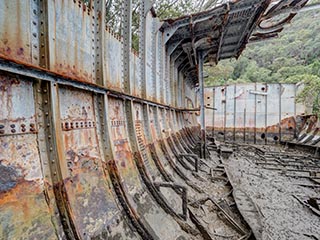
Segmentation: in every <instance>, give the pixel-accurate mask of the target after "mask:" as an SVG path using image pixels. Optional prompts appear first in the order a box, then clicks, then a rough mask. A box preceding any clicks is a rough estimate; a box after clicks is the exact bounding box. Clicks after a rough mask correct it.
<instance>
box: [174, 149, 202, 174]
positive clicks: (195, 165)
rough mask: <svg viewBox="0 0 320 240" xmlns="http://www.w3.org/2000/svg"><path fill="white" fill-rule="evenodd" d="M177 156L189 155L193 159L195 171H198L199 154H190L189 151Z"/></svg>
mask: <svg viewBox="0 0 320 240" xmlns="http://www.w3.org/2000/svg"><path fill="white" fill-rule="evenodd" d="M179 157H191V158H193V159H194V160H195V162H194V169H195V171H196V172H198V171H199V156H198V155H196V154H190V153H180V154H179Z"/></svg>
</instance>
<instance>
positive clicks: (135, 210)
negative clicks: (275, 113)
mask: <svg viewBox="0 0 320 240" xmlns="http://www.w3.org/2000/svg"><path fill="white" fill-rule="evenodd" d="M255 2H259V4H260V5H259V4H258V5H259V6H262V5H263V6H264V5H268V2H269V1H262V0H261V1H258V0H252V1H249V2H247V1H237V2H235V3H234V4H231V5H230V6H231V8H230V9H229V8H228V5H222V6H221V7H219V8H216V9H214V10H213V11H209V12H205V13H200V14H199V15H195V16H194V18H193V21H191V22H192V26H193V28H194V29H193V30H192V32H193V33H194V34H195V36H196V35H197V34H204V35H206V37H208V36H209V37H212V38H215V37H219V36H221V35H220V33H218V32H219V31H220V30H221V29H223V31H224V34H223V37H220V41H224V42H223V44H220V47H219V48H221V50H220V54H221V58H222V57H223V58H226V57H230V56H231V55H232V54H231V55H230V54H229V55H228V54H226V53H228V52H229V51H233V52H234V51H235V50H237V49H234V47H238V46H239V41H243V44H242V45H241V47H242V46H244V44H245V43H246V42H245V41H244V40H245V39H246V37H248V36H245V37H244V38H243V39H241V40H240V39H238V38H239V36H240V35H241V36H242V35H243V34H242V32H241V31H248V33H250V29H251V28H250V29H249V27H247V26H248V23H247V21H246V20H248V19H249V18H250V16H251V15H250V14H251V13H252V14H256V15H257V16H260V15H261V14H262V13H263V9H260V8H258V5H257V6H256V5H255V6H254V9H255V10H254V11H256V12H254V11H253V12H251V10H250V11H249V13H250V14H249V13H248V9H251V5H250V4H252V3H255ZM294 2H297V1H294ZM298 2H299V1H298ZM143 3H144V4H145V5H144V6H143V7H142V8H143V11H142V12H141V16H140V17H141V19H142V20H143V22H144V24H143V28H142V29H144V30H145V31H141V33H140V34H141V35H140V43H143V44H142V45H141V53H140V55H139V54H137V53H136V52H135V51H133V50H132V49H131V20H132V9H131V0H130V1H127V0H124V1H123V7H122V13H121V14H122V24H121V27H122V36H119V35H117V34H115V33H114V32H112V31H111V30H110V29H109V28H107V27H105V26H104V24H105V23H104V11H105V1H101V0H95V1H85V2H84V1H70V0H48V1H40V0H39V1H38V0H36V1H34V0H29V1H25V2H24V1H18V0H13V1H0V103H1V106H2V108H1V110H0V176H1V177H0V181H1V182H0V183H1V185H0V238H1V239H2V238H4V239H43V238H48V239H148V240H150V239H168V240H169V239H199V238H201V237H202V235H201V234H202V233H200V231H199V229H198V228H197V227H196V226H195V225H194V224H193V223H192V222H191V221H190V219H189V218H188V214H187V210H186V208H187V206H186V205H187V203H188V199H187V198H189V197H191V198H194V199H195V200H196V199H197V197H199V193H202V192H203V190H201V189H199V188H197V184H199V183H200V181H199V180H198V179H197V178H196V177H195V176H194V172H193V171H194V168H195V164H196V168H197V167H200V164H199V166H198V164H197V162H196V161H195V162H191V163H190V162H185V161H183V160H181V158H180V157H179V156H180V155H179V154H183V156H187V155H186V154H188V151H189V152H190V150H192V147H194V146H195V145H196V143H197V141H198V140H199V138H198V137H199V132H200V131H199V126H198V122H197V116H196V113H195V111H198V99H197V97H198V96H197V95H198V93H197V91H196V88H195V85H194V83H195V82H196V81H197V71H196V70H195V69H194V68H193V67H191V66H194V67H200V68H201V67H202V66H203V64H202V63H201V61H200V65H199V63H198V62H197V60H195V59H194V58H195V56H196V54H197V52H196V51H195V50H197V48H199V49H201V48H206V47H211V48H216V46H218V45H217V44H216V43H212V44H209V45H207V43H206V42H205V41H203V40H202V41H201V39H198V40H199V41H198V40H197V39H195V40H197V41H191V45H188V44H187V45H185V46H186V47H185V48H183V47H182V46H178V47H176V48H175V47H173V48H170V44H171V43H172V44H173V38H177V39H178V38H181V37H183V38H184V37H185V35H183V34H184V33H183V32H182V33H181V34H182V35H181V36H171V37H173V38H172V39H170V40H169V41H167V40H168V39H167V37H168V36H166V34H165V32H163V31H164V29H163V28H162V29H160V30H161V31H160V30H159V29H158V28H159V25H160V24H159V20H158V19H156V18H155V16H154V13H153V11H151V10H150V8H151V5H150V3H151V2H150V1H143ZM232 11H233V13H232V15H230V16H229V17H228V18H227V22H224V21H223V19H225V17H226V15H223V14H230V13H231V12H232ZM260 11H261V12H260ZM221 14H222V15H221ZM248 14H249V15H248ZM247 15H248V16H247ZM12 16H16V17H15V18H12ZM244 16H245V17H244ZM243 17H244V18H243ZM240 19H241V22H242V23H241V26H242V27H243V28H242V29H240V30H237V29H236V28H237V27H239V26H240V25H239V26H238V25H237V24H236V22H237V20H240ZM250 19H252V18H250ZM180 20H181V21H180ZM180 20H177V22H181V24H183V26H184V27H185V26H188V25H189V23H190V21H189V20H190V19H189V18H186V19H184V20H183V19H180ZM185 20H187V21H185ZM202 20H203V21H204V22H202ZM211 20H212V21H211ZM242 20H243V21H242ZM208 21H211V23H210V24H209V25H207V24H206V23H208ZM252 21H253V19H252ZM254 21H255V22H257V21H258V19H254ZM233 23H234V24H236V26H234V24H233ZM249 25H250V24H249ZM214 26H215V27H217V29H218V30H217V31H212V27H214ZM222 26H224V27H223V28H222ZM176 27H177V28H178V29H179V28H180V26H174V27H173V28H174V29H175V28H176ZM239 31H240V32H239ZM173 33H175V32H173ZM203 39H207V38H203ZM230 39H231V40H230ZM180 40H183V41H180ZM180 40H179V41H178V42H179V43H180V44H185V43H187V42H184V39H180ZM238 40H239V41H238ZM170 41H171V43H170ZM227 41H228V44H230V43H231V41H235V43H234V44H231V45H232V46H233V47H231V48H230V47H228V46H227V44H226V42H227ZM169 48H170V49H172V50H170V51H172V54H174V55H175V58H173V55H171V54H170V53H168V49H169ZM184 49H188V50H186V51H188V53H189V57H188V54H187V53H185V52H184ZM203 50H205V49H203ZM240 50H241V49H239V52H241V51H240ZM179 51H180V52H179ZM208 51H209V50H208ZM181 54H184V56H180V55H181ZM192 55H193V56H192ZM206 56H207V55H206ZM217 59H219V58H217ZM180 60H181V62H180V63H179V61H180ZM190 61H194V62H193V63H190ZM181 63H182V64H181ZM197 63H198V65H199V66H197ZM158 86H160V90H157V88H158ZM228 91H229V90H228ZM275 92H277V93H280V92H281V91H280V90H279V89H278V91H277V89H275ZM252 104H253V103H251V105H252ZM268 104H269V105H272V104H273V102H269V103H268ZM285 104H286V103H282V102H281V105H282V109H283V106H284V105H285ZM202 110H203V108H202ZM226 110H227V106H225V110H224V111H225V112H226ZM295 112H296V114H298V113H299V110H295ZM248 114H249V113H248ZM269 118H270V117H268V119H269ZM270 119H271V118H270ZM268 121H269V120H268ZM225 123H226V121H225ZM191 154H192V153H191ZM189 156H190V155H189ZM191 156H192V155H191ZM184 158H185V157H184ZM189 160H190V159H189ZM200 172H201V171H199V172H198V173H200ZM206 194H208V193H206ZM159 223H161V224H159Z"/></svg>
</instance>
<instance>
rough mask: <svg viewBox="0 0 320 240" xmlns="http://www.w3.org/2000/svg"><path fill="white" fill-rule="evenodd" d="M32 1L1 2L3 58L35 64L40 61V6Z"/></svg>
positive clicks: (1, 53)
mask: <svg viewBox="0 0 320 240" xmlns="http://www.w3.org/2000/svg"><path fill="white" fill-rule="evenodd" d="M32 2H33V1H19V0H13V1H1V2H0V33H1V36H0V56H1V57H2V58H6V59H10V60H12V61H19V62H23V63H25V64H34V65H37V63H38V62H39V47H40V46H39V44H38V30H37V25H38V24H39V22H38V8H37V7H36V4H33V3H32ZM34 6H35V7H34ZM14 16H15V17H14Z"/></svg>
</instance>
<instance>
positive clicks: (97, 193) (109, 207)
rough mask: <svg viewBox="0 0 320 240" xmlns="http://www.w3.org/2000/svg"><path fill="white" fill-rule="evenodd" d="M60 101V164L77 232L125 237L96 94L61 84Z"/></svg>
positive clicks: (87, 236) (97, 235) (87, 235)
mask: <svg viewBox="0 0 320 240" xmlns="http://www.w3.org/2000/svg"><path fill="white" fill-rule="evenodd" d="M59 105H60V106H59V107H60V116H61V127H62V131H63V133H62V138H63V147H64V155H65V162H63V163H61V164H63V167H64V168H66V169H67V175H66V176H65V177H64V184H65V186H66V193H65V194H66V197H67V199H68V202H69V207H70V209H71V211H72V213H73V215H74V221H75V225H76V227H77V229H78V232H79V233H80V234H81V236H83V238H97V237H102V238H106V237H109V238H111V237H113V238H121V236H122V237H124V236H125V232H124V231H125V227H123V226H122V224H123V223H122V220H123V219H122V217H121V214H120V211H119V208H118V207H117V205H116V203H115V201H114V199H113V198H114V196H113V192H112V188H111V182H110V179H109V177H108V176H106V173H105V171H104V167H105V165H106V160H105V159H104V156H103V153H102V152H101V149H100V146H99V143H98V133H97V124H99V123H97V117H96V109H97V106H96V102H95V101H94V97H93V95H92V93H90V92H85V91H79V90H75V89H70V88H61V89H60V91H59ZM106 213H107V214H106ZM127 231H128V230H127Z"/></svg>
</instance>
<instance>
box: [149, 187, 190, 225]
mask: <svg viewBox="0 0 320 240" xmlns="http://www.w3.org/2000/svg"><path fill="white" fill-rule="evenodd" d="M153 185H154V186H155V188H156V189H157V190H158V191H160V188H171V189H173V190H178V191H177V192H179V193H178V194H179V195H180V197H181V199H182V214H178V215H179V216H181V217H182V218H183V219H184V220H187V216H188V215H187V214H188V213H187V212H188V190H187V188H186V187H184V186H181V185H178V184H175V183H169V182H165V183H163V182H154V183H153Z"/></svg>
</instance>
